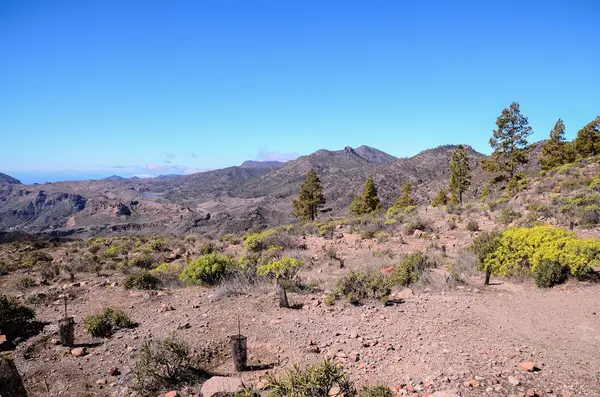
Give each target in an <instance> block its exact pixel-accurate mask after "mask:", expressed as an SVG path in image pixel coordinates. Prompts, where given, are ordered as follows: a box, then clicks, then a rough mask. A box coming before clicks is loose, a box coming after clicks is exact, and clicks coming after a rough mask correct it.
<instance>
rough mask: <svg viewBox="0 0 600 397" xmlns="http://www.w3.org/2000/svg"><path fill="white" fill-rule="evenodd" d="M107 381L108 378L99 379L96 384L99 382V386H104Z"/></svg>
mask: <svg viewBox="0 0 600 397" xmlns="http://www.w3.org/2000/svg"><path fill="white" fill-rule="evenodd" d="M107 383H108V382H107V381H106V379H98V380H97V381H96V384H97V385H99V386H104V385H106V384H107Z"/></svg>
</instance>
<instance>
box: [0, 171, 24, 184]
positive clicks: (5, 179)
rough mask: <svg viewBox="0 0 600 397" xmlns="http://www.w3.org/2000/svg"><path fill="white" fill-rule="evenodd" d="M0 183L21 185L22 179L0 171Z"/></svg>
mask: <svg viewBox="0 0 600 397" xmlns="http://www.w3.org/2000/svg"><path fill="white" fill-rule="evenodd" d="M0 183H6V184H10V185H20V184H21V181H20V180H18V179H16V178H13V177H12V176H10V175H6V174H3V173H2V172H0Z"/></svg>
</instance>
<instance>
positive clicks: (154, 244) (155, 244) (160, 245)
mask: <svg viewBox="0 0 600 397" xmlns="http://www.w3.org/2000/svg"><path fill="white" fill-rule="evenodd" d="M149 245H150V248H151V249H152V250H153V251H156V252H165V251H168V250H169V243H168V242H167V240H165V239H162V238H158V239H155V240H152V241H150V244H149Z"/></svg>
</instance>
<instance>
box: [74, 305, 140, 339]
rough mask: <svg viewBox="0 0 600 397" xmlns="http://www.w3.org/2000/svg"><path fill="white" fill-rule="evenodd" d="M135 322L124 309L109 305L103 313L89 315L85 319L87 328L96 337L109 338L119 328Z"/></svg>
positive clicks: (84, 322) (84, 323) (84, 324)
mask: <svg viewBox="0 0 600 397" xmlns="http://www.w3.org/2000/svg"><path fill="white" fill-rule="evenodd" d="M133 325H134V323H133V321H131V319H130V318H129V316H127V314H125V313H124V312H123V311H121V310H118V309H113V308H110V307H107V308H106V309H104V311H103V312H102V314H96V315H91V316H87V317H86V318H85V319H84V320H83V326H84V328H85V330H86V331H87V332H88V333H89V334H90V335H92V336H93V337H96V338H108V337H110V336H112V335H113V334H114V332H115V331H116V330H118V329H119V328H129V327H131V326H133Z"/></svg>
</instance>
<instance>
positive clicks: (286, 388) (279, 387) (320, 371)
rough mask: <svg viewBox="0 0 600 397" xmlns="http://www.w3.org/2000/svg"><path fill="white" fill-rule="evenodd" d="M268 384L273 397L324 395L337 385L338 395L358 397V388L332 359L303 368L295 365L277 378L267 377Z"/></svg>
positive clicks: (321, 396)
mask: <svg viewBox="0 0 600 397" xmlns="http://www.w3.org/2000/svg"><path fill="white" fill-rule="evenodd" d="M266 379H267V382H268V386H269V387H270V388H271V389H272V391H271V394H269V396H271V397H323V396H328V395H330V394H329V391H330V390H331V389H332V388H334V387H336V389H339V394H338V396H345V397H356V396H357V392H356V388H355V387H354V385H353V384H352V382H351V381H350V379H349V378H348V375H346V374H345V373H344V370H343V368H342V367H339V366H337V365H335V364H334V363H333V361H331V360H325V361H323V362H321V363H317V364H314V365H312V366H311V367H309V368H308V369H305V370H302V369H300V367H298V366H297V365H294V367H293V368H292V369H290V370H289V371H288V372H287V374H286V375H284V376H283V377H281V378H276V377H274V376H273V375H268V376H267V377H266Z"/></svg>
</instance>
